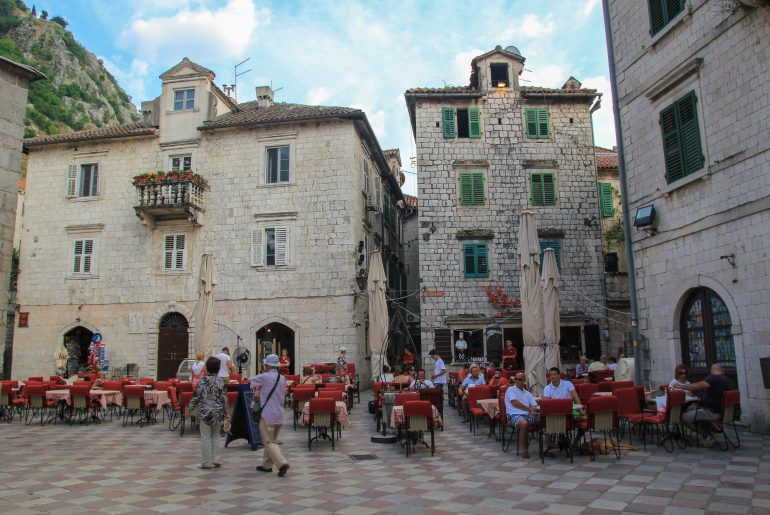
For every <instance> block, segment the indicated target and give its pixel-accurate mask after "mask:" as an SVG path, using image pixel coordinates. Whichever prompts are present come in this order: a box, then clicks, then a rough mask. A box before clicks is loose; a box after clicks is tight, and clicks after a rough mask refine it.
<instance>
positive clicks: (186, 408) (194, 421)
mask: <svg viewBox="0 0 770 515" xmlns="http://www.w3.org/2000/svg"><path fill="white" fill-rule="evenodd" d="M177 395H179V392H177ZM192 398H193V392H192V391H189V392H182V394H181V395H179V404H180V405H181V413H182V422H181V424H180V425H179V436H180V437H182V436H184V432H185V429H184V427H185V420H186V419H189V420H190V430H193V429H195V428H196V427H198V415H199V414H200V407H199V406H197V405H196V406H195V407H194V408H193V409H190V402H191V401H192Z"/></svg>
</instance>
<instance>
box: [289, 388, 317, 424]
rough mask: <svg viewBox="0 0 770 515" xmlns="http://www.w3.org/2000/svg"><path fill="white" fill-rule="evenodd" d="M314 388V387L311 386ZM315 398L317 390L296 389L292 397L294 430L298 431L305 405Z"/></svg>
mask: <svg viewBox="0 0 770 515" xmlns="http://www.w3.org/2000/svg"><path fill="white" fill-rule="evenodd" d="M310 386H312V385H310ZM314 398H315V388H295V389H294V393H292V396H291V409H292V411H293V412H294V430H295V431H296V430H297V421H298V420H299V417H300V416H301V415H302V410H303V409H305V404H307V403H308V402H310V399H314Z"/></svg>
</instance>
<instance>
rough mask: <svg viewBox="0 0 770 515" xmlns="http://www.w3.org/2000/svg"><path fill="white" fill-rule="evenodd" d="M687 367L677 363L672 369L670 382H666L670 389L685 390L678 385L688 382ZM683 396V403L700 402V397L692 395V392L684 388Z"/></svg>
mask: <svg viewBox="0 0 770 515" xmlns="http://www.w3.org/2000/svg"><path fill="white" fill-rule="evenodd" d="M687 374H688V372H687V367H686V366H684V365H682V364H679V365H677V366H676V368H675V369H674V378H673V379H672V380H671V382H670V383H668V387H669V388H670V389H672V390H685V389H684V388H681V387H680V385H683V384H690V381H688V380H687ZM684 393H685V397H684V402H685V404H689V403H691V402H700V397H697V396H695V395H693V394H692V393H690V392H688V391H687V390H685V392H684Z"/></svg>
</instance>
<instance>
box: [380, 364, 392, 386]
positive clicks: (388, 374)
mask: <svg viewBox="0 0 770 515" xmlns="http://www.w3.org/2000/svg"><path fill="white" fill-rule="evenodd" d="M377 380H378V381H381V382H388V383H392V382H393V372H392V371H391V369H390V367H389V366H388V365H382V374H380V376H379V377H378V378H377Z"/></svg>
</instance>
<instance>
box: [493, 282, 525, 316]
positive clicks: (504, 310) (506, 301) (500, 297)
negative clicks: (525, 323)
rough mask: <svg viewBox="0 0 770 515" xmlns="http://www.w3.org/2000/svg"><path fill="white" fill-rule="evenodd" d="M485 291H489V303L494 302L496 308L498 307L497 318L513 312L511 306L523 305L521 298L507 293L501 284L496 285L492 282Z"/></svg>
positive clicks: (518, 306)
mask: <svg viewBox="0 0 770 515" xmlns="http://www.w3.org/2000/svg"><path fill="white" fill-rule="evenodd" d="M484 291H485V292H486V293H487V299H488V300H489V303H490V304H492V305H493V306H494V307H495V309H497V313H495V317H496V318H502V317H504V316H506V315H510V314H512V313H511V308H520V307H521V299H520V298H518V297H511V296H509V295H507V294H506V293H505V292H503V289H502V288H500V287H499V286H498V287H494V286H492V285H491V284H490V285H489V286H487V287H486V288H485V289H484Z"/></svg>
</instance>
